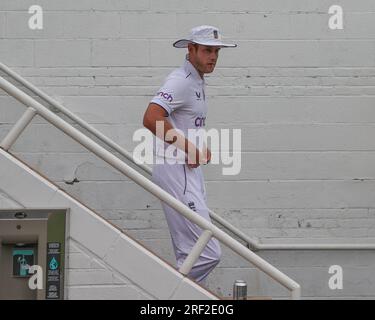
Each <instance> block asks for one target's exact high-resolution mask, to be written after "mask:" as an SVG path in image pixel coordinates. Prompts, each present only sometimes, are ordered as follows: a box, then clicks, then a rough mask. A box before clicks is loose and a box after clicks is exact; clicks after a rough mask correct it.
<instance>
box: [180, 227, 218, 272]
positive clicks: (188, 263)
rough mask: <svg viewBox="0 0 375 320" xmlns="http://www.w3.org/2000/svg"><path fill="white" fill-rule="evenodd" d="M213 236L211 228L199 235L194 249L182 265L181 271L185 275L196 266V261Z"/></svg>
mask: <svg viewBox="0 0 375 320" xmlns="http://www.w3.org/2000/svg"><path fill="white" fill-rule="evenodd" d="M211 237H212V232H211V231H210V230H205V231H204V232H203V233H202V234H201V236H200V237H199V239H198V241H197V242H196V243H195V245H194V247H193V249H192V250H191V251H190V253H189V255H188V256H187V257H186V259H185V260H184V263H183V264H182V265H181V267H180V270H179V271H180V272H181V273H182V274H184V275H187V274H189V272H190V271H191V269H192V268H193V266H194V263H195V262H196V261H197V260H198V258H199V256H200V254H201V253H202V251H203V250H204V248H205V247H206V245H207V243H208V242H209V241H210V239H211Z"/></svg>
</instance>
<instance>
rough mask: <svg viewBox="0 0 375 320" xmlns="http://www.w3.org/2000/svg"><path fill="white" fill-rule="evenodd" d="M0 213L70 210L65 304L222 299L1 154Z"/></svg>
mask: <svg viewBox="0 0 375 320" xmlns="http://www.w3.org/2000/svg"><path fill="white" fill-rule="evenodd" d="M0 177H1V179H0V209H22V208H32V209H38V208H39V209H46V208H47V209H52V208H53V209H58V208H69V216H68V226H67V230H66V232H67V248H66V254H67V256H66V261H67V262H66V269H65V270H66V274H65V299H174V300H175V299H205V300H206V299H210V300H215V299H218V297H217V296H215V295H214V294H213V293H211V292H209V291H207V290H206V289H205V288H203V287H201V286H200V285H198V284H196V283H195V282H193V281H192V280H190V279H188V278H187V277H185V276H184V275H182V274H180V273H179V272H178V271H177V270H176V269H175V268H174V267H172V266H171V265H170V264H168V263H167V262H165V261H163V260H162V259H161V258H159V257H158V256H156V255H155V254H154V253H152V252H151V251H149V250H148V249H146V248H145V247H144V246H142V245H141V244H140V243H139V242H137V241H136V240H134V239H132V238H131V237H130V236H128V235H127V234H125V233H124V232H123V231H122V230H120V229H118V228H117V227H115V226H114V225H112V224H111V223H109V222H108V221H106V220H105V219H103V218H102V217H100V216H99V215H98V214H97V213H95V212H94V211H93V210H91V209H89V208H88V207H86V206H85V205H84V204H82V203H80V202H79V201H78V200H76V199H74V198H73V197H72V196H70V195H69V194H67V193H66V192H65V191H63V190H61V189H60V188H59V187H58V186H56V185H55V184H54V183H52V182H51V181H49V180H48V179H47V178H46V177H43V176H42V175H41V174H40V173H38V172H36V171H35V170H33V169H32V168H30V167H29V166H27V165H26V164H25V163H23V162H22V161H21V160H19V159H17V158H16V157H15V156H13V155H12V154H10V153H8V152H6V151H4V150H2V149H0Z"/></svg>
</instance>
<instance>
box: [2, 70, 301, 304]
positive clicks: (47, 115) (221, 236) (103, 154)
mask: <svg viewBox="0 0 375 320" xmlns="http://www.w3.org/2000/svg"><path fill="white" fill-rule="evenodd" d="M0 88H2V89H3V90H4V91H5V92H7V93H8V94H9V95H10V96H12V97H14V98H15V99H17V100H18V101H19V102H21V103H22V104H24V105H25V106H26V107H28V109H27V110H26V112H25V115H23V116H22V117H21V119H20V120H18V121H17V123H16V124H15V125H14V127H13V128H12V129H11V131H10V132H9V133H8V135H7V136H6V137H5V139H4V140H3V141H2V142H1V143H0V147H2V148H3V149H5V150H9V148H10V147H11V146H12V144H13V143H14V142H15V141H16V139H17V138H18V137H19V135H20V134H21V133H22V131H23V130H24V129H25V128H26V127H27V125H28V124H29V123H30V122H31V120H32V119H33V117H34V115H35V114H36V113H37V114H39V115H40V116H41V117H43V118H44V119H45V120H47V121H48V122H50V123H51V124H52V125H54V126H55V127H57V128H58V129H60V130H61V131H63V132H64V133H65V134H67V135H68V136H70V137H71V138H73V139H74V140H76V141H77V142H78V143H80V144H81V145H82V146H84V147H86V148H87V149H88V150H89V151H91V152H93V153H94V154H95V155H97V156H98V157H99V158H101V159H102V160H104V161H105V162H106V163H108V164H109V165H111V166H112V167H114V168H115V169H117V170H118V171H119V172H121V173H122V174H124V175H126V176H127V177H129V178H130V179H131V180H133V181H134V182H136V183H137V184H138V185H139V186H141V187H142V188H143V189H145V190H147V191H148V192H150V193H151V194H153V195H154V196H156V197H157V198H158V199H160V200H161V201H163V202H165V203H166V204H168V205H169V206H170V207H172V208H174V209H175V210H177V211H178V212H179V213H181V214H182V215H183V216H184V217H186V218H187V219H189V220H190V221H192V222H193V223H195V224H197V225H198V226H199V227H200V228H202V229H203V230H204V232H203V233H202V235H201V237H200V238H199V239H198V241H197V243H196V245H195V246H194V247H193V250H192V251H191V252H190V254H189V255H188V257H187V258H186V259H188V262H187V263H186V264H185V265H183V267H184V268H183V269H182V271H183V272H185V273H186V272H189V271H190V270H191V267H192V263H191V261H194V260H196V257H197V256H199V253H200V250H201V248H202V246H203V245H205V244H206V243H207V239H209V238H211V237H212V236H213V237H215V238H216V239H217V240H219V241H220V242H222V243H223V244H225V245H226V246H227V247H229V248H230V249H232V250H233V251H234V252H236V253H237V254H239V255H240V256H241V257H243V258H244V259H246V260H247V261H249V262H250V263H252V264H253V265H255V266H256V267H258V268H259V269H260V270H261V271H263V272H264V273H266V274H267V275H269V276H270V277H271V278H273V279H274V280H276V281H277V282H278V283H280V284H281V285H283V286H284V287H285V288H287V289H289V290H290V292H291V298H292V299H300V297H301V287H300V285H299V284H298V283H297V282H295V281H294V280H292V279H291V278H289V277H288V276H287V275H285V274H284V273H282V272H281V271H280V270H278V269H277V268H275V267H274V266H272V265H271V264H270V263H268V262H267V261H265V260H264V259H262V258H261V257H259V256H258V255H256V254H255V253H253V252H252V251H251V250H249V249H247V248H246V247H244V246H243V245H242V244H241V243H239V242H238V241H237V240H235V239H233V238H232V237H231V236H229V235H228V234H226V233H225V232H224V231H222V230H221V229H219V228H218V227H216V226H215V225H214V224H212V223H210V222H208V221H207V220H206V219H204V218H202V217H201V216H199V215H197V214H196V213H195V212H194V211H192V210H191V209H190V208H188V207H187V206H185V205H184V204H183V203H182V202H180V201H179V200H177V199H176V198H174V197H173V196H171V195H170V194H169V193H168V192H166V191H164V190H163V189H162V188H160V187H159V186H157V185H156V184H154V183H153V182H152V181H150V180H149V179H147V178H146V177H144V176H143V175H142V174H140V173H139V172H137V171H136V170H134V169H133V168H131V167H130V166H129V165H127V164H126V163H124V162H123V161H122V160H120V159H119V158H117V157H116V156H114V155H113V154H112V153H110V152H109V151H108V150H106V149H105V148H103V147H102V146H100V145H99V144H98V143H96V142H95V141H93V140H92V139H90V138H89V137H87V136H86V135H85V134H83V133H82V132H80V131H79V130H77V129H76V128H74V127H73V126H72V125H70V124H69V123H67V122H66V121H64V120H63V119H61V118H60V117H59V116H57V115H55V114H54V113H53V112H52V111H50V110H49V109H48V108H46V107H45V106H43V105H42V104H40V103H39V102H38V101H36V100H34V99H33V98H32V97H30V96H29V95H27V94H26V93H25V92H23V91H22V90H20V89H18V88H17V87H15V86H14V85H13V84H11V83H10V82H8V81H6V80H5V79H4V78H2V77H0ZM4 141H5V142H6V143H3V142H4ZM193 263H194V262H193Z"/></svg>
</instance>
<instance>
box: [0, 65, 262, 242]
mask: <svg viewBox="0 0 375 320" xmlns="http://www.w3.org/2000/svg"><path fill="white" fill-rule="evenodd" d="M0 70H2V71H3V72H4V73H6V74H7V75H9V76H10V77H11V78H13V79H14V80H16V81H18V82H19V83H20V84H22V85H23V86H24V87H25V88H27V89H29V90H30V91H31V92H33V93H35V94H36V95H37V96H39V97H40V98H42V99H44V100H45V101H46V102H48V103H49V104H50V105H51V106H52V107H54V108H56V109H57V110H59V111H60V112H61V113H63V114H64V115H65V116H67V117H68V118H70V119H71V120H73V121H74V122H76V123H78V124H79V125H80V126H81V127H82V128H84V129H85V130H87V131H88V132H90V133H91V134H93V135H94V136H95V137H97V138H98V139H99V140H101V141H102V142H103V143H105V144H106V145H108V146H109V147H111V148H112V149H113V150H115V151H117V152H118V153H119V154H121V155H122V156H124V157H125V158H126V159H128V160H129V161H131V162H132V163H134V164H135V165H137V166H138V167H139V168H141V169H142V170H143V171H145V172H146V173H148V174H149V175H152V169H151V168H150V167H149V166H147V165H145V164H142V163H140V162H139V161H135V159H134V157H133V155H132V154H131V153H130V152H128V151H127V150H125V149H124V148H123V147H121V146H120V145H118V144H117V143H115V142H114V141H113V140H111V139H109V138H108V137H107V136H105V135H104V134H103V133H101V132H100V131H99V130H97V129H95V128H94V127H93V126H91V125H90V124H89V123H87V122H86V121H84V120H83V119H81V118H80V117H78V116H77V115H76V114H74V113H73V112H71V111H70V110H69V109H67V108H65V107H64V106H63V105H62V104H61V103H59V102H58V101H56V100H55V99H53V98H51V97H50V96H49V95H48V94H46V93H45V92H44V91H42V90H40V89H39V88H37V87H36V86H34V85H33V84H32V83H30V82H29V81H27V80H26V79H24V78H23V77H21V76H20V75H19V74H18V73H16V72H14V71H13V70H12V69H10V68H9V67H7V66H6V65H5V64H3V63H1V62H0ZM209 213H210V216H211V218H212V219H213V220H214V221H216V222H217V223H218V224H220V225H221V226H223V227H225V228H227V229H228V230H229V231H231V232H232V233H233V234H235V235H236V236H237V237H239V238H240V239H241V240H243V241H245V242H246V244H247V247H248V248H250V249H256V248H257V243H256V241H255V240H254V239H251V238H250V237H249V236H248V235H246V234H244V233H243V232H242V231H241V230H239V229H238V228H236V227H235V226H233V225H232V224H230V223H229V222H228V221H226V220H225V219H223V218H222V217H220V216H219V215H218V214H216V213H215V212H214V211H212V210H210V209H209Z"/></svg>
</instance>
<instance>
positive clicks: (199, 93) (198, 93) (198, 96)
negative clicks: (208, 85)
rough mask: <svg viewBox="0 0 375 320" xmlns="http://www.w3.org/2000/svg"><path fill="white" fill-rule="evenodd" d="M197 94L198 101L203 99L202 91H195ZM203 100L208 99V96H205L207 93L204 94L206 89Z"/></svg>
mask: <svg viewBox="0 0 375 320" xmlns="http://www.w3.org/2000/svg"><path fill="white" fill-rule="evenodd" d="M195 95H196V96H197V100H198V101H201V100H202V98H201V92H197V91H195ZM203 100H206V96H205V94H204V91H203Z"/></svg>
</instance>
